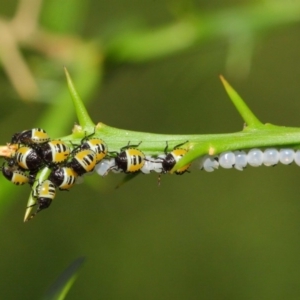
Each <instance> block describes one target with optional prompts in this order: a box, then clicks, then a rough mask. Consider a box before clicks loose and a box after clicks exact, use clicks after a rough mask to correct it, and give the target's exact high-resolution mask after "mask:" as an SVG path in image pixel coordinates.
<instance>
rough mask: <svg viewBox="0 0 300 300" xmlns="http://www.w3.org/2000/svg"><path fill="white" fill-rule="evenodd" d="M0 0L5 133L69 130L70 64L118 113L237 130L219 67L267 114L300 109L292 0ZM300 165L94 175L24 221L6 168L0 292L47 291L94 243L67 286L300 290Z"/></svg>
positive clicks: (117, 290) (279, 116)
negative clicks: (128, 176) (179, 173)
mask: <svg viewBox="0 0 300 300" xmlns="http://www.w3.org/2000/svg"><path fill="white" fill-rule="evenodd" d="M2 2H3V3H1V9H0V14H1V15H0V59H1V65H2V68H1V70H0V93H1V98H0V105H1V110H0V116H1V118H0V125H1V144H5V143H6V142H8V141H9V140H10V138H11V136H12V134H13V133H15V132H18V131H21V130H24V129H27V128H32V127H35V126H39V127H44V128H45V129H46V130H47V132H48V133H49V134H50V135H51V136H53V137H59V136H63V135H67V134H69V133H70V132H71V129H72V126H73V124H74V123H75V122H76V117H75V114H74V111H73V107H72V106H71V101H70V96H69V92H68V90H67V85H66V80H65V78H64V73H63V66H67V67H68V69H69V71H70V73H71V76H72V78H73V80H74V83H75V85H76V86H77V89H78V92H79V93H80V95H81V97H82V98H83V99H84V101H86V103H87V107H88V109H89V111H90V113H91V116H92V118H93V120H94V121H95V122H98V121H101V122H104V123H106V124H108V125H110V126H114V127H120V128H124V129H130V130H136V131H148V132H157V133H171V134H183V133H189V134H190V133H202V134H206V133H222V132H224V133H225V132H235V131H239V130H241V129H242V126H243V122H242V120H241V118H240V117H239V115H238V114H237V112H236V111H235V109H234V108H233V106H232V105H231V103H230V100H229V99H228V97H227V95H226V93H225V91H224V89H223V87H222V85H221V83H220V81H219V78H218V75H219V74H223V75H224V76H225V77H226V79H227V80H228V81H229V82H230V84H231V85H232V86H233V87H234V88H235V89H236V90H237V91H238V92H239V93H240V94H241V96H242V97H243V98H244V100H246V102H247V103H248V105H249V106H250V107H251V108H252V109H253V111H254V112H255V113H256V114H257V116H258V117H259V118H260V119H261V120H262V121H263V122H270V123H274V124H277V125H286V126H299V125H300V121H299V113H300V100H299V93H300V85H299V80H300V1H299V0H294V1H275V0H269V1H250V0H249V1H237V0H235V1H234V0H233V1H229V0H226V1H213V2H212V1H211V2H208V1H203V0H202V1H185V0H168V1H155V0H144V1H136V0H127V1H121V0H115V1H102V0H100V1H96V0H72V1H70V0H65V1H60V0H45V1H40V0H24V1H2ZM181 26H182V27H181ZM299 172H300V170H299V167H297V166H295V165H291V166H288V167H287V166H283V165H278V166H276V167H275V168H266V167H261V168H252V167H248V168H247V169H246V170H245V171H244V172H239V171H236V170H222V169H220V170H218V171H215V172H213V173H206V172H203V171H199V170H197V166H194V167H193V170H192V172H191V173H190V174H185V175H184V176H163V178H162V184H161V186H160V187H158V186H157V175H155V174H152V175H149V176H138V177H137V178H136V179H135V180H133V181H131V182H129V183H128V184H126V185H124V186H122V187H121V188H120V189H118V190H115V189H114V187H115V186H116V185H117V184H118V183H119V182H120V181H121V180H122V178H123V177H122V175H110V176H107V177H106V178H101V177H99V176H97V175H94V176H89V177H86V179H85V182H84V184H82V185H80V186H76V187H75V188H74V189H73V190H71V191H70V192H66V193H58V195H57V198H56V199H55V202H54V203H53V204H52V206H51V208H50V209H49V210H46V211H44V212H42V213H41V214H40V215H38V216H37V217H36V219H34V220H33V221H31V222H29V223H25V224H24V223H23V221H22V220H23V216H24V212H25V207H26V202H27V199H28V195H29V192H30V189H29V188H28V187H27V186H26V187H15V186H12V184H10V183H9V182H6V181H4V180H3V178H0V179H1V181H0V198H1V199H0V204H1V205H0V209H1V210H0V222H1V226H0V232H1V237H2V238H1V242H0V249H1V254H2V255H1V256H0V270H1V271H0V272H1V277H0V278H1V280H0V298H1V299H40V298H41V296H42V295H43V294H44V292H45V291H46V289H47V288H48V287H49V286H50V284H51V283H52V282H53V281H54V279H55V278H56V277H57V276H58V275H59V274H60V273H61V272H62V271H63V269H64V268H66V267H67V266H68V265H69V263H71V262H72V261H73V260H75V259H76V258H77V257H79V256H85V257H86V258H87V261H86V263H85V265H84V268H83V269H82V270H81V272H80V276H79V278H78V279H77V281H76V282H75V284H74V286H73V287H72V289H71V290H70V293H69V295H68V296H67V299H75V300H76V299H131V300H133V299H173V300H175V299H222V300H223V299H230V300H232V299H299V298H300V284H299V283H300V256H299V253H300V185H299Z"/></svg>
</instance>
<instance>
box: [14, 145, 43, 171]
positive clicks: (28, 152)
mask: <svg viewBox="0 0 300 300" xmlns="http://www.w3.org/2000/svg"><path fill="white" fill-rule="evenodd" d="M8 164H9V166H10V167H12V166H13V165H14V164H17V165H18V166H19V167H20V168H21V169H23V170H30V171H34V170H38V169H39V168H41V167H42V165H43V164H44V161H43V160H42V158H41V157H40V156H39V154H38V152H37V151H36V150H35V149H33V148H31V147H29V146H22V147H20V148H18V149H17V151H16V153H15V156H14V157H13V158H11V159H10V160H9V163H8Z"/></svg>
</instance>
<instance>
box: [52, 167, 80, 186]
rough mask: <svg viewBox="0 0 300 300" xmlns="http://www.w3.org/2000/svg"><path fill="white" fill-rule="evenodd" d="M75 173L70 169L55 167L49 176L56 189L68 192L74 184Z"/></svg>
mask: <svg viewBox="0 0 300 300" xmlns="http://www.w3.org/2000/svg"><path fill="white" fill-rule="evenodd" d="M77 177H78V175H77V173H76V172H75V171H74V170H73V168H70V167H56V168H54V169H53V170H52V172H51V173H50V175H49V180H51V181H52V182H53V183H54V184H55V186H56V187H58V188H59V189H60V190H69V189H70V188H71V187H72V186H73V185H74V184H75V182H76V178H77Z"/></svg>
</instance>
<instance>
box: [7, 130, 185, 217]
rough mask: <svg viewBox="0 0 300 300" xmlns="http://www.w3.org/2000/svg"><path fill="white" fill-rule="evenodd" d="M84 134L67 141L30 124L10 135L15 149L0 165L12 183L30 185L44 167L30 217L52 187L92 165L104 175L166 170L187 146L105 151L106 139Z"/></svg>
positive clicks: (49, 197) (68, 183)
mask: <svg viewBox="0 0 300 300" xmlns="http://www.w3.org/2000/svg"><path fill="white" fill-rule="evenodd" d="M93 135H94V133H93V134H91V135H88V136H85V137H84V138H83V139H82V140H81V142H80V144H78V145H74V144H72V143H71V142H70V143H69V144H70V145H71V147H70V146H69V144H67V143H65V142H63V141H61V140H53V139H50V137H49V136H48V134H47V133H46V131H45V130H43V129H41V128H33V129H30V130H25V131H22V132H20V133H16V134H15V135H13V137H12V139H11V143H10V146H14V148H15V149H16V151H15V153H14V155H13V156H12V157H9V158H6V161H5V162H4V163H3V165H2V174H3V175H4V177H5V178H7V179H8V180H9V181H11V182H12V183H14V184H16V185H24V184H26V183H28V184H30V185H31V186H33V185H34V183H35V182H36V175H37V173H38V171H39V170H41V169H42V168H44V167H48V168H49V169H50V170H51V173H50V175H49V177H48V178H47V179H46V180H44V181H42V182H40V181H38V182H37V184H35V185H34V186H35V187H34V188H32V196H33V198H34V199H35V202H36V203H35V204H34V205H37V209H36V212H35V213H34V214H32V215H31V218H33V217H34V216H35V215H36V214H37V213H38V212H40V211H41V210H43V209H45V208H48V207H49V206H50V204H51V203H52V201H53V199H54V198H55V196H56V190H57V189H59V190H69V189H70V188H72V187H73V186H74V184H75V183H76V181H77V179H78V178H79V177H80V176H83V175H84V174H86V173H89V172H92V171H93V170H94V169H95V170H96V171H97V173H98V174H100V175H102V176H105V175H107V174H108V173H109V172H110V171H112V172H116V173H119V172H123V173H127V174H129V173H136V172H142V173H144V174H149V173H150V172H152V171H154V172H157V173H159V174H165V173H168V172H169V171H170V170H171V169H172V168H173V167H174V166H175V164H176V163H177V162H178V161H179V160H180V159H181V158H182V157H183V156H184V155H185V154H186V153H187V151H188V150H186V149H184V148H181V146H182V145H183V144H180V145H177V146H176V147H174V148H173V150H171V151H168V143H167V146H166V148H165V149H164V153H163V154H161V155H159V156H158V157H155V158H154V157H150V156H145V155H144V153H143V152H142V151H140V150H139V149H138V146H139V145H130V144H128V145H127V146H124V147H122V148H121V149H120V151H119V152H115V151H114V152H112V151H111V152H109V151H108V147H107V145H106V143H105V142H104V141H103V140H102V139H99V138H96V137H92V136H93ZM189 166H190V165H186V166H184V167H182V168H180V169H178V170H177V171H176V172H175V173H176V174H179V175H181V174H183V173H185V172H186V171H187V170H188V168H189Z"/></svg>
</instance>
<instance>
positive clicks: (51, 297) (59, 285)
mask: <svg viewBox="0 0 300 300" xmlns="http://www.w3.org/2000/svg"><path fill="white" fill-rule="evenodd" d="M84 261H85V258H84V257H79V258H77V259H76V260H75V261H73V262H72V263H71V264H70V265H69V266H68V267H67V268H66V269H65V270H64V272H63V273H61V274H60V276H59V277H58V278H57V279H56V280H55V282H54V283H53V284H52V285H51V286H50V288H49V289H48V291H47V292H46V293H45V295H44V297H43V298H42V300H63V299H65V297H66V295H67V293H68V291H69V290H70V288H71V287H72V285H73V284H74V282H75V280H76V279H77V276H78V272H79V268H80V267H81V266H82V264H83V263H84Z"/></svg>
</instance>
